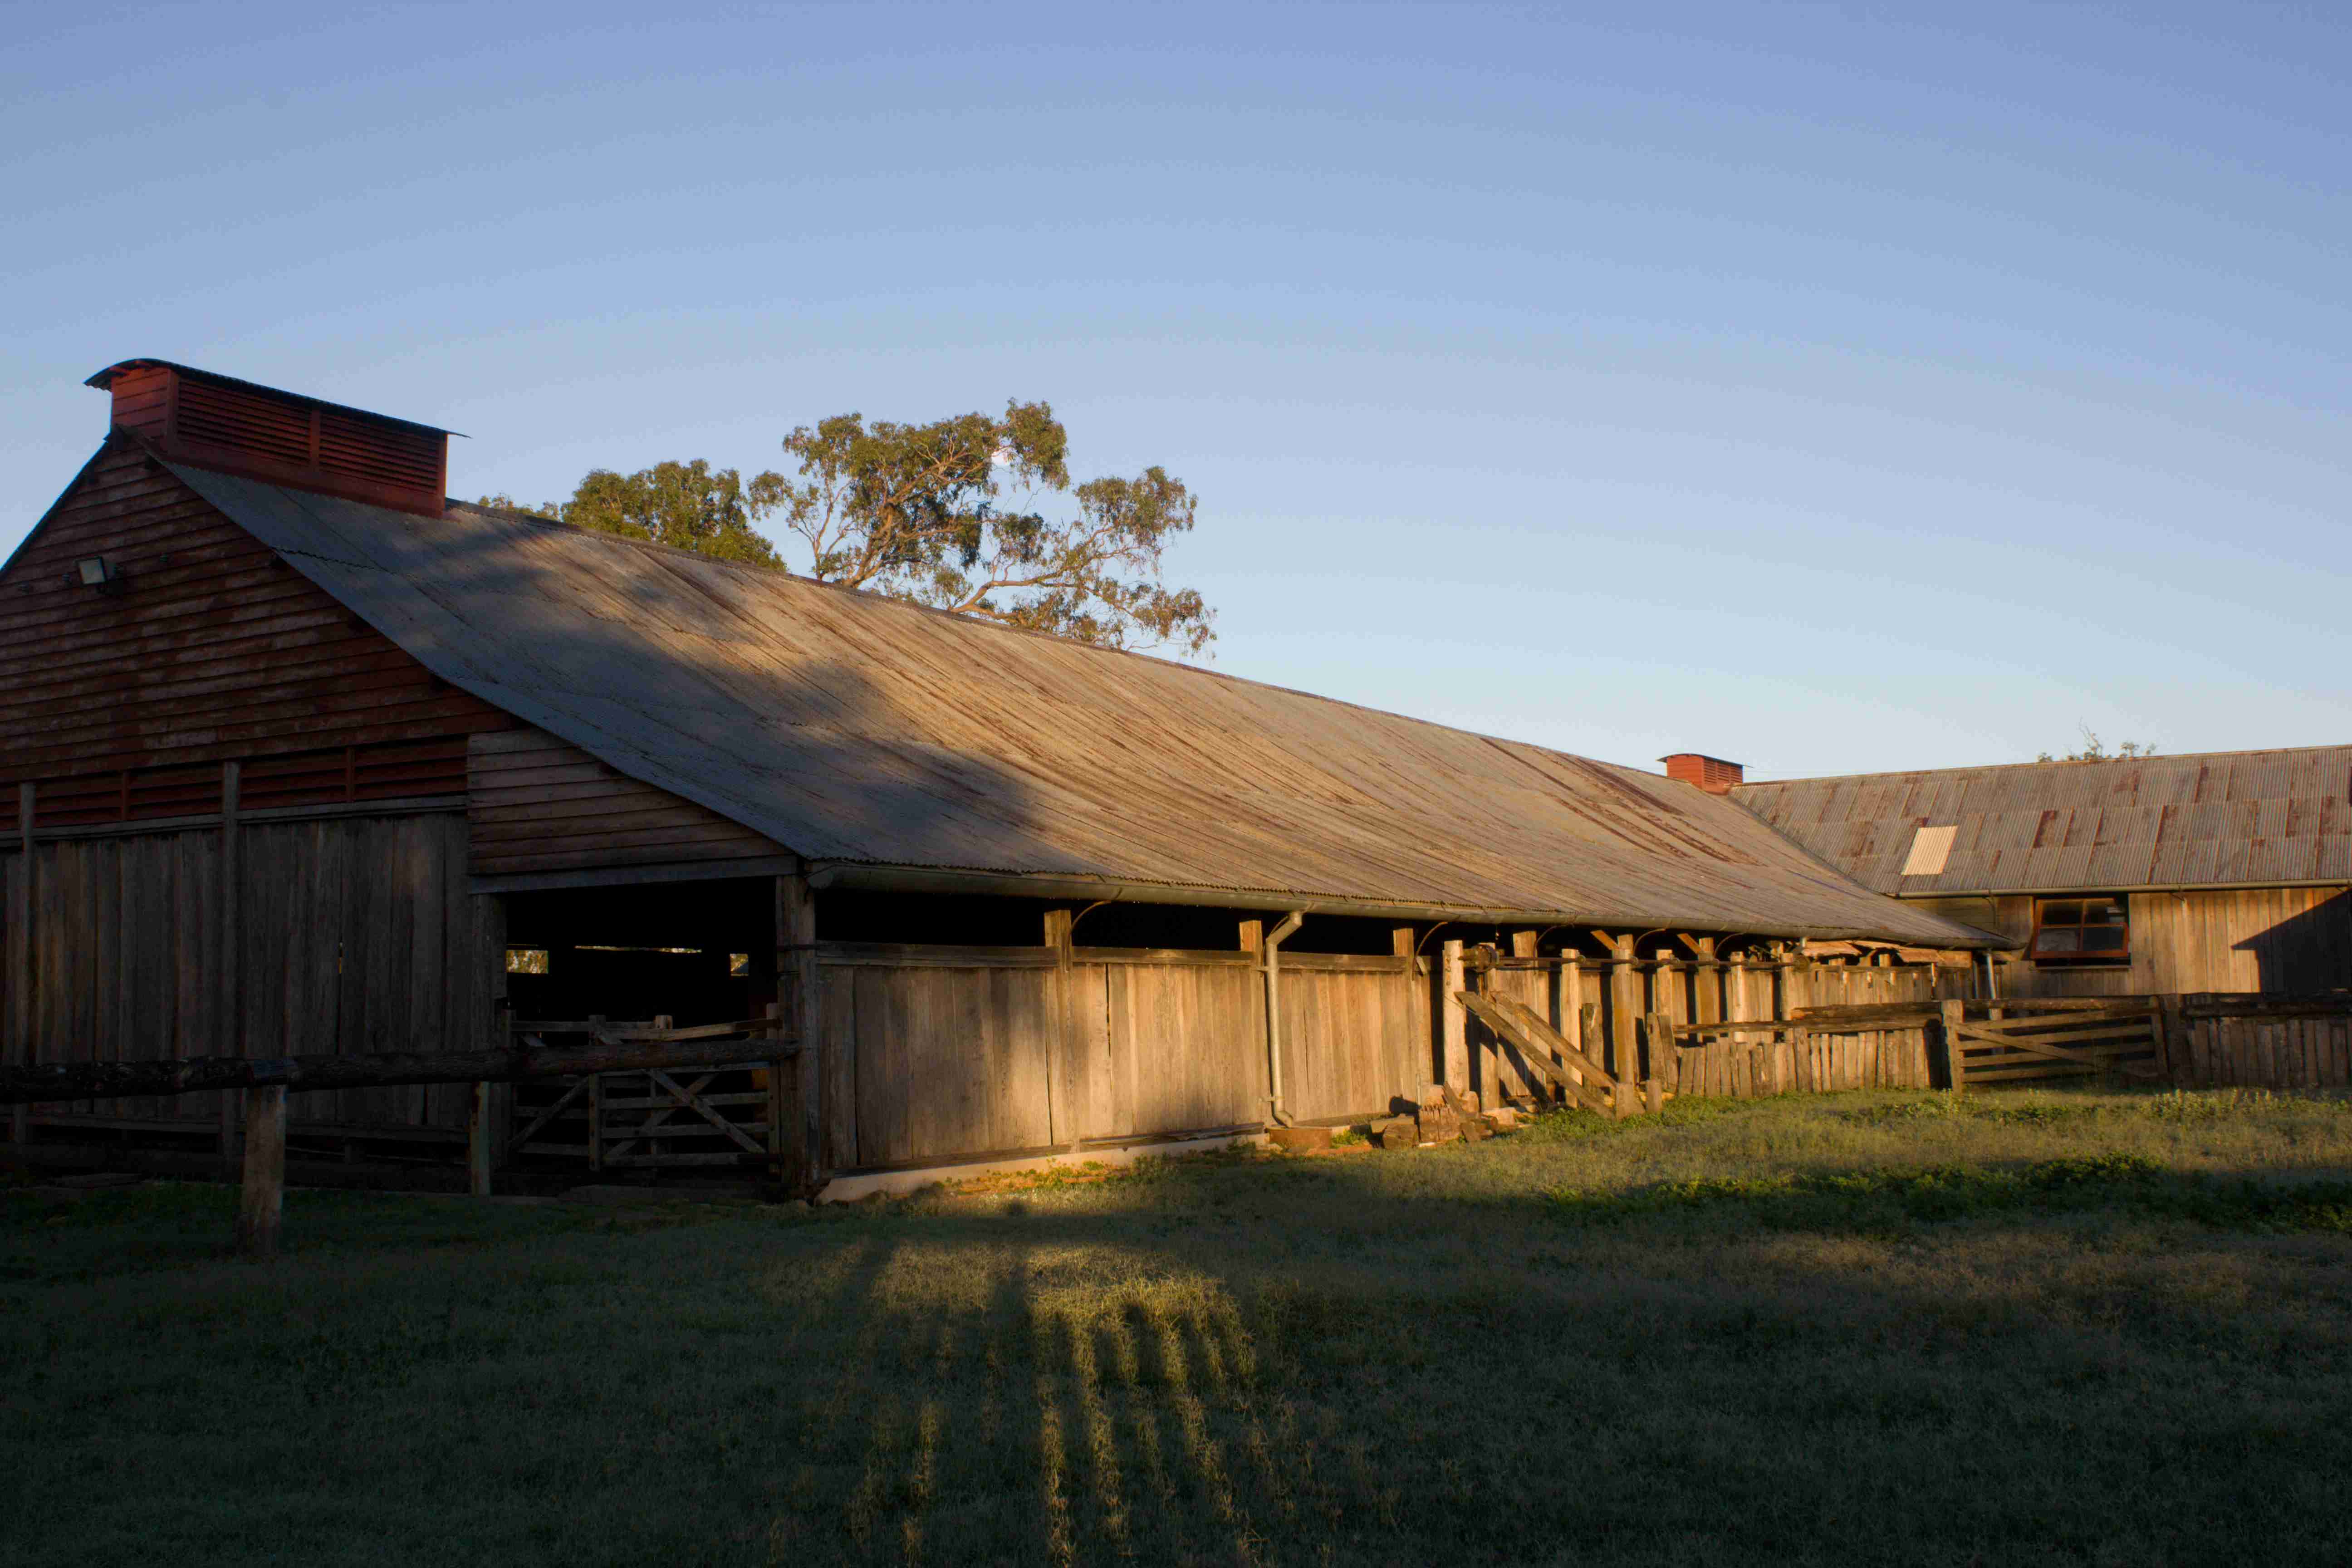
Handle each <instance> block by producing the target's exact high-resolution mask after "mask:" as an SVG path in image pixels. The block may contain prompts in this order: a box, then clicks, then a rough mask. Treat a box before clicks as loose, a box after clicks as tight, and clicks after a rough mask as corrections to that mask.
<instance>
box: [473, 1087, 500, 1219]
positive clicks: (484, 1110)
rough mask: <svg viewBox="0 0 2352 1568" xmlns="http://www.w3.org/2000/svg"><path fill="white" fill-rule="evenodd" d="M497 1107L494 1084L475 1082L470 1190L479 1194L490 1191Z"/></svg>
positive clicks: (487, 1194)
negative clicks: (492, 1086) (492, 1147)
mask: <svg viewBox="0 0 2352 1568" xmlns="http://www.w3.org/2000/svg"><path fill="white" fill-rule="evenodd" d="M495 1110H496V1107H495V1102H494V1101H493V1100H491V1098H490V1085H489V1084H488V1083H487V1082H483V1083H478V1084H476V1085H474V1098H473V1102H472V1103H471V1104H470V1105H469V1106H467V1111H466V1190H467V1192H469V1193H471V1194H473V1195H474V1196H476V1197H478V1198H486V1197H488V1196H489V1195H490V1166H491V1163H492V1161H491V1156H490V1142H491V1117H492V1116H493V1115H494V1114H495Z"/></svg>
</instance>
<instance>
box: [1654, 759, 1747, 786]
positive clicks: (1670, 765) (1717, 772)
mask: <svg viewBox="0 0 2352 1568" xmlns="http://www.w3.org/2000/svg"><path fill="white" fill-rule="evenodd" d="M1658 761H1660V762H1662V763H1665V764H1666V776H1667V777H1668V778H1670V779H1673V780H1675V781H1676V782H1677V783H1680V784H1696V785H1697V786H1698V787H1699V788H1701V789H1703V790H1705V791H1706V793H1707V794H1709V795H1728V794H1730V793H1731V790H1732V786H1733V785H1735V784H1740V783H1742V782H1743V781H1744V780H1746V778H1747V777H1748V767H1747V764H1746V763H1727V762H1725V761H1724V760H1723V759H1722V758H1721V757H1709V756H1705V755H1702V754H1701V753H1699V752H1675V754H1674V755H1673V756H1671V757H1660V758H1659V759H1658Z"/></svg>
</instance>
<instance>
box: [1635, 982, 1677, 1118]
mask: <svg viewBox="0 0 2352 1568" xmlns="http://www.w3.org/2000/svg"><path fill="white" fill-rule="evenodd" d="M1661 967H1662V968H1663V967H1664V966H1663V965H1661ZM1647 1033H1648V1034H1649V1037H1650V1074H1649V1076H1648V1077H1647V1078H1645V1079H1643V1080H1642V1099H1643V1101H1644V1102H1645V1104H1646V1105H1647V1106H1648V1108H1649V1112H1650V1114H1651V1115H1653V1116H1655V1115H1656V1114H1657V1113H1658V1112H1659V1111H1661V1110H1664V1109H1665V1108H1666V1074H1668V1073H1670V1072H1672V1071H1673V1070H1674V1063H1675V1022H1674V1019H1673V1018H1671V1017H1669V1016H1667V1015H1666V1014H1664V1013H1663V1012H1654V1013H1652V1014H1651V1015H1650V1021H1649V1029H1648V1031H1647Z"/></svg>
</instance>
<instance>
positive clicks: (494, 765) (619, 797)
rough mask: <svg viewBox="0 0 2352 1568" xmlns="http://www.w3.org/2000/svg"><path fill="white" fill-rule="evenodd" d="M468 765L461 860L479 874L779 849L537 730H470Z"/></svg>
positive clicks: (759, 856)
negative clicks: (465, 846)
mask: <svg viewBox="0 0 2352 1568" xmlns="http://www.w3.org/2000/svg"><path fill="white" fill-rule="evenodd" d="M466 767H467V819H468V824H469V827H470V833H471V839H470V848H469V851H468V855H467V860H468V864H469V866H470V868H471V869H472V871H473V874H474V875H475V876H478V877H496V876H513V875H520V874H531V873H546V872H556V871H576V870H585V869H589V868H597V867H608V866H648V865H665V864H679V863H707V862H714V861H726V860H763V859H768V858H773V857H776V856H779V855H782V854H785V853H786V850H785V848H784V847H783V846H782V845H781V844H778V843H777V842H776V841H775V840H774V839H772V838H770V837H767V836H766V835H765V834H762V833H756V832H754V831H752V830H751V828H748V827H745V826H742V825H741V824H740V823H738V822H733V821H730V820H729V819H728V818H726V817H724V816H719V814H718V813H717V812H715V811H712V810H710V809H709V808H708V807H705V806H700V805H695V804H694V803H693V802H692V801H689V800H682V799H680V798H679V797H678V796H677V795H671V794H670V793H669V792H668V791H667V790H662V789H656V787H654V786H653V785H652V784H643V783H640V782H639V781H637V780H635V779H633V778H630V777H629V776H628V775H627V774H625V773H621V772H620V771H619V770H618V769H615V768H613V767H611V766H608V765H607V764H605V763H602V762H599V761H598V760H597V759H595V758H594V757H592V756H590V755H589V754H588V753H587V752H583V751H582V750H580V748H578V747H577V746H574V745H572V744H570V743H569V742H564V741H559V740H557V739H556V738H555V737H554V736H552V735H551V734H549V733H548V732H547V731H544V730H535V729H523V730H513V731H506V732H504V733H484V734H478V735H476V736H474V737H473V740H472V742H471V744H470V746H469V748H468V750H467V759H466Z"/></svg>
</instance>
